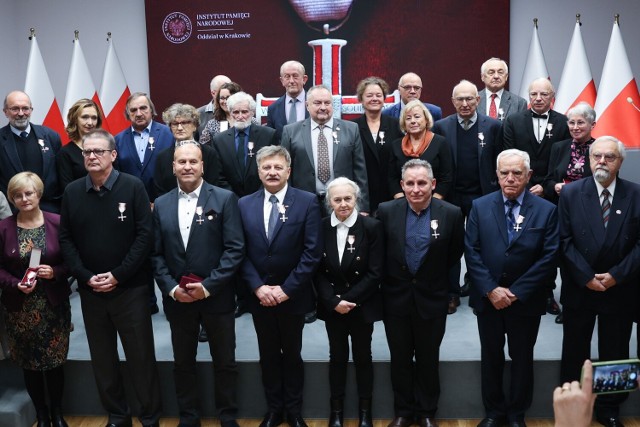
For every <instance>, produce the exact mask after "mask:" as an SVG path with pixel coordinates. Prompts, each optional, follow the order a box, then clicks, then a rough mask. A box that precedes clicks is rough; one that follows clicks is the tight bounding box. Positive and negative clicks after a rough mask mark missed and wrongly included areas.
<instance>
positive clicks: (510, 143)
mask: <svg viewBox="0 0 640 427" xmlns="http://www.w3.org/2000/svg"><path fill="white" fill-rule="evenodd" d="M554 100H555V91H554V89H553V85H552V84H551V82H550V81H549V79H547V78H540V79H536V80H534V81H532V82H531V84H530V85H529V102H530V104H531V109H530V110H525V111H521V112H519V113H516V114H512V115H510V116H509V117H507V119H506V120H505V121H504V122H503V125H502V149H503V150H507V149H509V148H517V149H518V150H522V151H526V152H527V153H528V154H529V158H530V162H531V163H530V165H531V171H532V175H531V179H530V180H529V184H528V188H529V191H530V192H531V193H533V194H535V195H536V196H540V197H544V187H543V186H542V184H543V183H544V180H545V178H546V176H547V172H548V171H549V158H550V156H551V146H552V145H553V144H555V143H556V142H560V141H563V140H565V139H568V138H570V137H571V134H570V133H569V126H568V125H567V116H565V115H564V114H560V113H558V112H556V111H554V110H552V109H551V105H552V104H553V101H554ZM547 288H548V291H547V313H549V314H554V315H557V314H560V306H559V305H558V303H557V302H556V300H555V297H554V295H553V289H554V288H555V276H552V277H550V278H549V283H548V284H547Z"/></svg>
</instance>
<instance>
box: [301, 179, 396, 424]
mask: <svg viewBox="0 0 640 427" xmlns="http://www.w3.org/2000/svg"><path fill="white" fill-rule="evenodd" d="M359 194H360V188H358V185H357V184H356V183H355V182H353V181H351V180H349V179H347V178H344V177H341V178H336V179H334V180H333V181H331V182H330V183H329V184H328V185H327V197H326V203H327V207H328V208H329V211H331V215H330V216H328V217H326V218H324V219H323V220H322V233H323V236H324V239H323V240H324V257H323V258H322V261H321V263H320V265H319V266H318V270H317V273H316V277H315V280H314V283H315V286H316V290H317V292H318V299H319V304H318V318H320V319H323V320H324V321H325V327H326V329H327V335H328V336H329V386H330V389H331V399H330V403H331V414H330V417H329V427H342V425H343V414H344V410H343V407H344V406H343V402H344V396H345V385H346V379H347V363H348V362H349V337H351V343H352V349H351V351H352V353H353V362H354V365H355V368H356V382H357V385H358V395H359V398H360V400H359V402H360V403H359V411H360V412H359V413H360V417H359V424H358V426H359V427H373V423H372V417H371V398H372V394H373V363H372V357H371V335H372V333H373V323H374V322H376V321H378V320H381V319H382V295H381V293H380V285H381V282H382V267H383V264H384V242H383V239H384V237H383V231H382V224H381V223H380V222H379V221H378V220H376V219H373V218H371V217H365V216H362V215H359V214H358V209H357V207H356V205H357V201H358V196H359Z"/></svg>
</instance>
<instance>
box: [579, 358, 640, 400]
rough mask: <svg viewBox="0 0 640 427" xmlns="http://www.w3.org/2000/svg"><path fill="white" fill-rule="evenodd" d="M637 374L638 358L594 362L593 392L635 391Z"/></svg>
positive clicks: (639, 370)
mask: <svg viewBox="0 0 640 427" xmlns="http://www.w3.org/2000/svg"><path fill="white" fill-rule="evenodd" d="M638 374H640V360H638V359H627V360H611V361H606V362H594V363H593V376H592V378H593V393H594V394H611V393H627V392H630V391H635V390H637V389H638ZM583 375H584V369H583ZM581 377H582V375H581Z"/></svg>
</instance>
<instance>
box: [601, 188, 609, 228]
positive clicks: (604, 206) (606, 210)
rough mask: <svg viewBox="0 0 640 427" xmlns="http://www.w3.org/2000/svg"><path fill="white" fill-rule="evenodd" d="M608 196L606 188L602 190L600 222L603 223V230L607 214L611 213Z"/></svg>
mask: <svg viewBox="0 0 640 427" xmlns="http://www.w3.org/2000/svg"><path fill="white" fill-rule="evenodd" d="M610 194H611V193H609V190H607V189H606V188H605V189H604V190H602V222H603V223H604V228H607V224H608V223H609V214H610V213H611V203H610V202H609V195H610Z"/></svg>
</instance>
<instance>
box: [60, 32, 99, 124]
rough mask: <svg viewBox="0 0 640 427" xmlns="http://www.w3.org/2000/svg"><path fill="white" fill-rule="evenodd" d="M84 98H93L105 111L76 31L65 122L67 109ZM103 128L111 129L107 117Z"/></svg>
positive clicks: (65, 102)
mask: <svg viewBox="0 0 640 427" xmlns="http://www.w3.org/2000/svg"><path fill="white" fill-rule="evenodd" d="M82 98H89V99H91V100H93V102H95V103H96V104H98V106H99V107H100V109H101V110H102V111H103V112H104V109H103V108H102V105H101V104H100V98H99V97H98V91H97V90H96V86H95V85H94V84H93V79H92V78H91V73H90V72H89V66H87V61H86V60H85V59H84V53H82V48H81V47H80V40H79V39H78V33H77V32H76V37H75V39H74V40H73V54H72V55H71V67H70V68H69V78H68V79H67V93H66V95H65V97H64V108H63V109H62V112H63V113H64V114H63V116H64V120H65V124H66V123H67V117H66V116H67V111H69V108H71V106H73V104H75V102H76V101H78V100H79V99H82ZM102 128H103V129H105V130H109V126H108V123H107V120H106V119H105V120H103V121H102Z"/></svg>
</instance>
